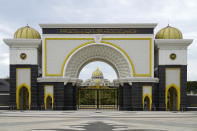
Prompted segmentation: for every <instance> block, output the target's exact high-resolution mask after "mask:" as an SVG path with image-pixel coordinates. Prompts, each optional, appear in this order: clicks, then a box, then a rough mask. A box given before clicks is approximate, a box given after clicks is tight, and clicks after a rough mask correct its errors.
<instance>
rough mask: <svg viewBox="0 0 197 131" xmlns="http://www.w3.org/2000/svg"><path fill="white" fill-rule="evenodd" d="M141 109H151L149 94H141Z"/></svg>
mask: <svg viewBox="0 0 197 131" xmlns="http://www.w3.org/2000/svg"><path fill="white" fill-rule="evenodd" d="M142 102H143V103H142V104H143V109H144V110H149V111H151V109H152V98H151V96H150V95H149V94H145V95H144V96H143V101H142Z"/></svg>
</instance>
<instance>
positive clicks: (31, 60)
mask: <svg viewBox="0 0 197 131" xmlns="http://www.w3.org/2000/svg"><path fill="white" fill-rule="evenodd" d="M21 53H25V54H26V55H27V58H26V59H24V60H23V59H21V58H20V54H21ZM37 54H38V53H37V49H36V48H10V64H32V65H34V64H38V55H37Z"/></svg>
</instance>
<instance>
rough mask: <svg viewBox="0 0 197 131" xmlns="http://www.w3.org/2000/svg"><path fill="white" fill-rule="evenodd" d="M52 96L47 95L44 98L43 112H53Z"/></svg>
mask: <svg viewBox="0 0 197 131" xmlns="http://www.w3.org/2000/svg"><path fill="white" fill-rule="evenodd" d="M53 102H54V100H53V95H52V94H47V95H46V96H45V97H44V107H45V110H47V109H49V108H51V109H52V110H53Z"/></svg>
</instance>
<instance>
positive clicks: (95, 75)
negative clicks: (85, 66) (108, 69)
mask: <svg viewBox="0 0 197 131" xmlns="http://www.w3.org/2000/svg"><path fill="white" fill-rule="evenodd" d="M92 77H103V73H102V72H101V71H100V70H99V68H98V67H97V69H96V70H95V71H94V72H93V73H92Z"/></svg>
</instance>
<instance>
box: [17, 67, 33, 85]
mask: <svg viewBox="0 0 197 131" xmlns="http://www.w3.org/2000/svg"><path fill="white" fill-rule="evenodd" d="M16 73H17V74H16V83H17V85H16V87H17V88H18V87H19V86H20V85H21V84H26V85H28V86H29V87H31V69H30V68H17V69H16Z"/></svg>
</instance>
